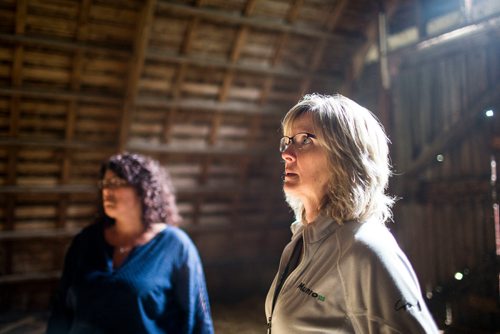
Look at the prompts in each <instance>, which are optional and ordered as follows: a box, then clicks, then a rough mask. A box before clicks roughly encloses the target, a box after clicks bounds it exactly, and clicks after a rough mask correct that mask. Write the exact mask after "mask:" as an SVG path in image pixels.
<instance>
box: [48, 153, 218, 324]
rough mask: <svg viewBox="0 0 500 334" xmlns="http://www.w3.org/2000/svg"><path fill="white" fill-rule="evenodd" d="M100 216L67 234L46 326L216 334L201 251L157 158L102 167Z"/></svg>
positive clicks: (118, 159)
mask: <svg viewBox="0 0 500 334" xmlns="http://www.w3.org/2000/svg"><path fill="white" fill-rule="evenodd" d="M98 185H99V189H100V191H99V202H98V214H97V220H96V222H95V223H94V224H92V225H90V226H88V227H86V228H84V229H83V230H82V231H81V232H80V233H79V234H78V235H77V236H76V237H75V238H74V240H73V241H72V243H71V245H70V247H69V249H68V252H67V254H66V259H65V263H64V269H63V274H62V277H61V281H60V286H59V288H58V290H57V293H56V296H55V298H54V304H53V309H52V314H51V316H50V319H49V322H48V327H47V333H213V325H212V319H211V315H210V306H209V303H208V296H207V290H206V284H205V278H204V274H203V269H202V264H201V260H200V258H199V255H198V252H197V250H196V248H195V246H194V244H193V243H192V241H191V240H190V239H189V237H188V236H187V235H186V233H184V232H183V231H182V230H181V229H179V228H177V227H176V226H175V225H177V224H178V222H179V220H180V217H179V214H178V211H177V206H176V202H175V196H174V193H173V187H172V184H171V181H170V178H169V176H168V174H167V172H166V171H165V170H164V169H163V168H162V167H161V166H160V165H159V163H158V162H157V161H155V160H153V159H151V158H148V157H145V156H142V155H139V154H128V153H124V154H117V155H114V156H112V157H110V158H109V159H108V160H107V161H106V162H104V163H103V164H102V166H101V170H100V181H99V183H98Z"/></svg>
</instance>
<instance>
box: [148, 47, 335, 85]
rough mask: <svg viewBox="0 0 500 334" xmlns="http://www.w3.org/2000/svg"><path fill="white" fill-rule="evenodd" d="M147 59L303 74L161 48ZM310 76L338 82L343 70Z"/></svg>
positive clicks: (255, 71) (153, 51) (283, 73)
mask: <svg viewBox="0 0 500 334" xmlns="http://www.w3.org/2000/svg"><path fill="white" fill-rule="evenodd" d="M146 58H147V59H148V60H156V61H164V62H169V63H176V64H189V65H196V66H200V67H202V66H203V67H213V68H220V69H226V70H236V71H241V72H249V73H256V74H263V75H275V76H282V77H286V78H302V77H303V76H304V74H307V73H304V71H303V70H300V71H296V70H292V69H288V68H280V67H273V66H262V65H251V64H241V63H229V62H227V60H226V59H221V58H214V57H210V56H203V57H195V56H183V55H177V54H173V53H168V52H165V51H162V50H155V49H149V50H148V52H147V55H146ZM310 75H311V77H312V78H314V79H318V80H323V81H330V82H338V80H339V77H344V73H343V72H331V73H328V74H323V73H310Z"/></svg>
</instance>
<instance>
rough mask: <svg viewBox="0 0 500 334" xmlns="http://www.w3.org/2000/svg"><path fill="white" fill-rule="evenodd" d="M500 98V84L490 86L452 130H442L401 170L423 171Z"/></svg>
mask: <svg viewBox="0 0 500 334" xmlns="http://www.w3.org/2000/svg"><path fill="white" fill-rule="evenodd" d="M498 99H500V84H497V85H496V86H495V87H490V88H489V89H488V90H487V91H486V92H484V93H483V95H482V96H480V97H479V98H478V99H477V100H476V101H474V102H473V103H471V105H470V106H468V107H467V108H464V110H470V112H469V113H468V114H467V115H464V116H462V117H461V118H460V119H459V120H458V121H457V122H456V124H454V125H453V126H452V127H450V130H448V131H446V132H442V133H441V135H439V136H438V137H437V138H436V139H435V140H434V141H433V142H432V143H430V144H428V145H426V147H425V149H424V150H423V151H422V153H421V154H420V155H419V156H418V157H417V158H416V159H415V160H414V161H413V163H412V164H411V165H410V166H408V168H407V169H406V170H401V171H399V172H402V173H404V175H405V176H407V177H408V176H412V175H416V174H418V173H421V172H422V170H423V169H424V168H426V167H427V166H428V165H429V164H430V163H431V162H433V161H435V158H436V156H437V155H438V154H440V153H443V152H445V151H446V150H447V149H448V148H449V147H450V146H452V145H456V144H457V142H458V141H460V140H462V139H463V138H464V137H465V135H466V134H467V133H469V132H470V131H472V129H474V125H475V124H477V121H478V118H479V117H481V116H482V114H483V113H484V110H485V108H486V107H488V106H489V104H490V103H491V102H492V101H498Z"/></svg>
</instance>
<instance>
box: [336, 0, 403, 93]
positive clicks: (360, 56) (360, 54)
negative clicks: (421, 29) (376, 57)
mask: <svg viewBox="0 0 500 334" xmlns="http://www.w3.org/2000/svg"><path fill="white" fill-rule="evenodd" d="M399 1H400V0H387V1H385V13H386V17H387V20H389V19H390V18H391V16H392V15H393V14H394V13H395V11H396V8H397V6H398V4H399ZM377 31H378V15H376V16H375V19H374V20H372V22H371V23H370V24H369V25H368V27H367V28H366V31H365V36H366V41H365V43H363V45H361V47H360V48H359V49H358V50H357V51H356V53H355V54H354V56H353V57H352V62H351V67H350V69H349V71H348V72H347V80H346V83H345V84H344V85H343V86H342V89H341V92H343V93H344V94H346V95H350V94H351V90H352V87H353V85H354V83H355V82H356V81H357V80H358V79H359V77H360V76H361V74H362V73H363V69H364V67H365V59H366V54H367V53H368V51H369V50H370V48H371V46H372V45H373V44H374V43H376V41H377Z"/></svg>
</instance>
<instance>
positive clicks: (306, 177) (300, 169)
mask: <svg viewBox="0 0 500 334" xmlns="http://www.w3.org/2000/svg"><path fill="white" fill-rule="evenodd" d="M300 133H307V134H310V135H313V137H310V138H308V140H307V142H305V144H304V145H302V147H299V146H300V144H297V143H291V144H290V145H289V146H288V147H287V148H286V149H285V150H284V151H283V152H282V153H281V157H282V159H283V161H284V162H285V173H284V184H283V190H284V191H285V193H286V194H287V195H291V196H294V197H297V198H299V199H300V200H301V201H302V202H303V203H304V204H306V202H308V203H309V204H311V205H317V206H319V204H320V202H321V200H322V198H323V196H324V195H325V193H326V191H327V189H328V182H329V180H330V173H329V171H328V170H329V169H328V158H327V151H326V150H325V149H324V148H323V147H322V146H320V144H319V142H318V140H317V139H316V138H314V136H316V133H315V129H314V124H313V119H312V115H311V114H310V113H305V114H302V115H301V116H299V117H298V118H297V119H296V120H295V121H294V122H293V123H292V126H291V129H290V133H285V134H284V135H285V136H288V137H294V136H295V135H296V134H300ZM294 138H297V137H294Z"/></svg>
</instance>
